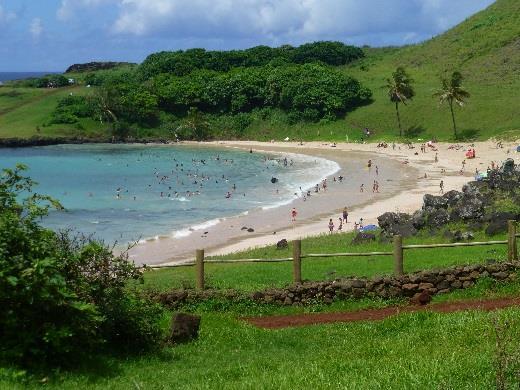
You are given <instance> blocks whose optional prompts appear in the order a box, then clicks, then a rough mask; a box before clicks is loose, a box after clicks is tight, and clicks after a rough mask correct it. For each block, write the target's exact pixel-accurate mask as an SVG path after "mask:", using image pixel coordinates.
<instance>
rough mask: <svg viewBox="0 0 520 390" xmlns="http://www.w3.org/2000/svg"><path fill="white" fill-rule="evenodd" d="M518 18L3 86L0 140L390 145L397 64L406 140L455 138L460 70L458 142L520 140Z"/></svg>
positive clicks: (496, 14)
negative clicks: (407, 81) (400, 37)
mask: <svg viewBox="0 0 520 390" xmlns="http://www.w3.org/2000/svg"><path fill="white" fill-rule="evenodd" d="M519 20H520V3H519V2H518V1H516V0H497V1H496V2H495V3H494V4H493V5H491V6H490V7H489V8H487V9H486V10H484V11H482V12H480V13H478V14H476V15H474V16H472V17H470V18H468V19H467V20H466V21H464V22H462V23H461V24H459V25H458V26H456V27H454V28H452V29H451V30H449V31H447V32H445V33H444V34H442V35H440V36H437V37H434V38H432V39H431V40H428V41H426V42H424V43H421V44H417V45H410V46H406V47H400V48H380V49H373V48H364V49H363V50H362V51H361V50H360V49H358V48H355V47H352V46H346V45H343V44H340V43H337V42H317V43H313V44H307V45H302V46H300V47H297V48H294V47H291V46H282V47H279V48H268V47H265V46H259V47H256V48H251V49H248V50H243V51H228V52H219V51H205V50H203V49H192V50H187V51H178V52H161V53H155V54H152V55H150V56H149V57H148V58H147V59H146V60H145V61H144V62H143V64H141V65H139V66H127V65H123V66H121V67H116V68H113V69H110V70H99V71H92V72H80V73H70V74H67V77H74V78H75V79H76V82H77V85H76V86H74V87H65V88H63V89H59V90H50V91H48V90H46V89H35V88H32V87H34V86H35V85H37V83H34V82H32V83H29V84H28V83H27V82H21V83H14V84H13V85H11V86H7V87H3V88H0V138H9V137H23V138H27V137H31V136H49V137H51V136H52V137H71V136H74V137H75V136H86V137H99V136H101V135H103V136H105V137H106V136H111V135H112V134H114V135H116V136H118V137H128V136H130V137H134V138H135V137H137V138H143V137H164V138H174V137H175V136H177V137H179V138H181V139H207V138H233V139H257V140H270V139H278V140H280V139H284V138H286V137H290V138H294V139H302V140H312V139H323V140H331V141H332V140H334V141H358V140H361V139H362V137H363V131H362V130H363V129H365V128H369V129H370V130H371V133H372V134H373V136H372V139H373V140H376V139H377V140H379V139H386V140H390V139H395V138H396V137H397V136H398V134H399V130H398V126H397V121H396V116H395V107H394V104H393V103H392V102H390V100H389V98H388V95H387V90H386V89H385V88H384V86H385V85H386V84H387V79H388V78H390V77H391V75H392V73H393V72H394V71H395V70H396V68H397V67H399V66H402V67H404V68H405V69H406V71H407V73H408V74H409V75H410V77H411V78H412V79H413V88H414V90H415V96H414V98H413V99H411V100H410V101H409V102H407V104H406V105H404V104H400V107H399V109H400V113H401V120H402V124H403V129H404V137H405V138H407V139H410V140H417V139H429V138H437V139H439V140H453V139H454V134H453V128H452V119H451V115H450V110H449V108H448V106H447V105H440V104H439V103H438V100H437V98H434V97H433V95H434V93H435V92H436V91H438V89H439V88H440V86H441V81H440V78H441V77H449V76H450V75H451V73H452V72H455V71H459V72H461V73H462V75H463V77H464V79H463V87H464V89H465V90H467V91H468V92H469V93H470V94H471V97H470V98H469V99H467V104H465V105H464V107H462V108H460V107H455V108H454V111H455V112H454V114H455V116H456V118H457V124H458V127H459V137H460V138H463V139H488V138H491V137H504V138H518V137H520V117H519V116H518V115H517V113H518V112H519V111H520V99H518V92H517V91H518V90H519V87H520V76H519V75H520V23H518V21H519ZM316 62H318V63H316ZM87 85H89V86H91V88H87ZM28 87H29V88H28ZM70 93H72V94H73V95H76V96H80V97H81V96H86V98H85V99H84V104H83V107H80V108H79V109H78V104H80V102H79V101H78V100H76V101H75V102H73V103H74V104H73V105H74V106H75V107H67V101H63V100H62V98H63V97H66V95H70ZM69 102H70V99H69ZM80 105H81V104H80Z"/></svg>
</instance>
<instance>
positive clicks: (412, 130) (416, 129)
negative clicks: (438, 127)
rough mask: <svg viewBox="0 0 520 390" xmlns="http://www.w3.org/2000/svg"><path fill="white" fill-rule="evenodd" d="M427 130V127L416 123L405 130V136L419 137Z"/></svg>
mask: <svg viewBox="0 0 520 390" xmlns="http://www.w3.org/2000/svg"><path fill="white" fill-rule="evenodd" d="M425 131H426V129H425V128H424V127H423V126H418V125H414V126H411V127H409V128H408V129H406V130H405V131H404V137H405V138H408V139H410V138H417V137H419V136H420V135H421V134H422V133H424V132H425Z"/></svg>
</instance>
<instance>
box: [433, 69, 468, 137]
mask: <svg viewBox="0 0 520 390" xmlns="http://www.w3.org/2000/svg"><path fill="white" fill-rule="evenodd" d="M463 80H464V77H463V76H462V74H461V73H460V72H457V71H455V72H453V73H452V74H451V77H450V78H446V77H442V78H441V84H442V86H441V89H439V90H438V91H437V92H435V93H434V94H433V96H434V97H437V98H438V99H439V103H440V104H443V103H446V102H447V103H448V105H449V106H450V111H451V120H452V122H453V134H454V135H455V138H456V137H457V124H456V122H455V112H454V110H453V104H456V105H458V106H460V107H463V106H464V103H465V100H466V99H468V98H469V97H470V96H471V95H470V94H469V92H468V91H466V90H465V89H464V87H463V86H462V81H463Z"/></svg>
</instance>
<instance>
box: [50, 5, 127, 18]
mask: <svg viewBox="0 0 520 390" xmlns="http://www.w3.org/2000/svg"><path fill="white" fill-rule="evenodd" d="M119 2H120V0H61V4H60V7H59V8H58V10H57V11H56V16H57V18H58V19H59V20H62V21H67V20H70V19H72V18H74V16H75V15H76V12H77V11H78V10H80V9H81V8H90V7H94V6H98V5H100V4H105V3H106V4H109V3H114V4H117V3H119Z"/></svg>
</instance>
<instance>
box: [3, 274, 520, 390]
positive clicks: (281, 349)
mask: <svg viewBox="0 0 520 390" xmlns="http://www.w3.org/2000/svg"><path fill="white" fill-rule="evenodd" d="M519 292H520V283H518V282H514V283H509V284H502V283H495V282H491V281H489V280H485V281H483V282H481V283H479V284H478V285H477V286H475V287H474V288H472V289H469V290H466V291H460V292H459V293H457V294H449V295H446V296H443V297H442V298H441V297H439V298H436V300H452V299H460V298H463V297H472V296H474V295H478V296H489V297H497V296H509V295H511V294H518V293H519ZM381 305H385V303H382V302H381V301H369V300H363V301H356V302H355V303H353V302H349V301H347V302H337V303H335V304H333V305H332V306H327V307H321V308H317V310H318V311H321V310H327V311H328V310H338V309H345V308H350V309H354V308H360V307H374V306H381ZM310 309H311V308H289V309H284V308H275V307H270V308H268V309H265V308H258V307H254V306H251V307H250V308H244V307H236V308H230V309H229V310H228V311H221V312H215V311H214V309H213V308H212V307H208V306H200V307H198V308H197V309H196V311H197V312H198V313H200V314H201V315H202V328H201V333H200V337H199V339H198V340H197V341H195V342H193V343H190V344H186V345H181V346H177V347H173V348H171V347H168V348H165V350H164V351H163V352H161V353H159V354H156V355H148V356H142V357H136V358H126V359H123V358H117V357H96V358H95V361H94V362H91V364H90V365H87V364H86V365H85V366H84V367H82V368H80V369H78V370H76V371H73V372H55V373H49V372H45V373H41V374H38V375H28V374H24V373H23V372H19V371H16V370H13V369H9V368H4V369H1V368H0V388H2V389H3V388H6V389H7V388H8V389H33V388H40V386H41V383H40V381H41V380H42V379H43V380H44V382H45V383H46V385H45V388H49V389H129V388H132V389H170V388H175V389H223V388H225V389H258V388H262V389H296V388H297V389H316V388H320V389H324V388H331V389H332V388H348V389H368V388H369V389H417V388H424V389H489V388H494V387H495V376H496V372H497V363H498V361H497V359H496V356H497V349H496V345H495V342H496V340H495V326H494V322H498V323H499V324H505V323H506V322H507V323H508V324H509V325H508V326H505V327H504V330H503V331H502V332H501V335H502V336H505V337H506V338H507V342H506V343H505V346H504V347H502V348H500V349H499V351H502V352H504V355H505V356H507V357H508V358H512V357H513V353H514V350H518V347H519V345H520V320H519V318H520V309H518V308H511V309H506V310H502V311H499V312H495V313H484V312H479V311H470V312H460V313H453V314H435V313H413V314H401V315H399V316H396V317H392V318H389V319H387V320H384V321H380V322H361V323H350V324H346V323H343V324H341V323H340V324H328V325H317V326H308V327H302V328H288V329H282V330H275V331H272V330H262V329H257V328H254V327H252V326H249V325H246V324H245V323H243V322H241V321H240V320H239V319H238V317H240V316H241V315H248V314H258V313H259V312H262V313H264V314H268V313H269V314H279V313H287V312H295V311H304V310H307V311H308V310H310ZM505 360H506V359H503V360H502V362H505ZM513 363H514V364H513ZM517 367H518V360H512V361H511V362H510V365H509V366H508V369H506V370H505V372H506V379H505V380H506V381H507V382H508V383H509V384H511V386H512V387H511V388H513V386H514V385H518V383H519V382H518V380H517V378H516V379H515V378H514V373H513V370H514V369H515V368H517Z"/></svg>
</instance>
